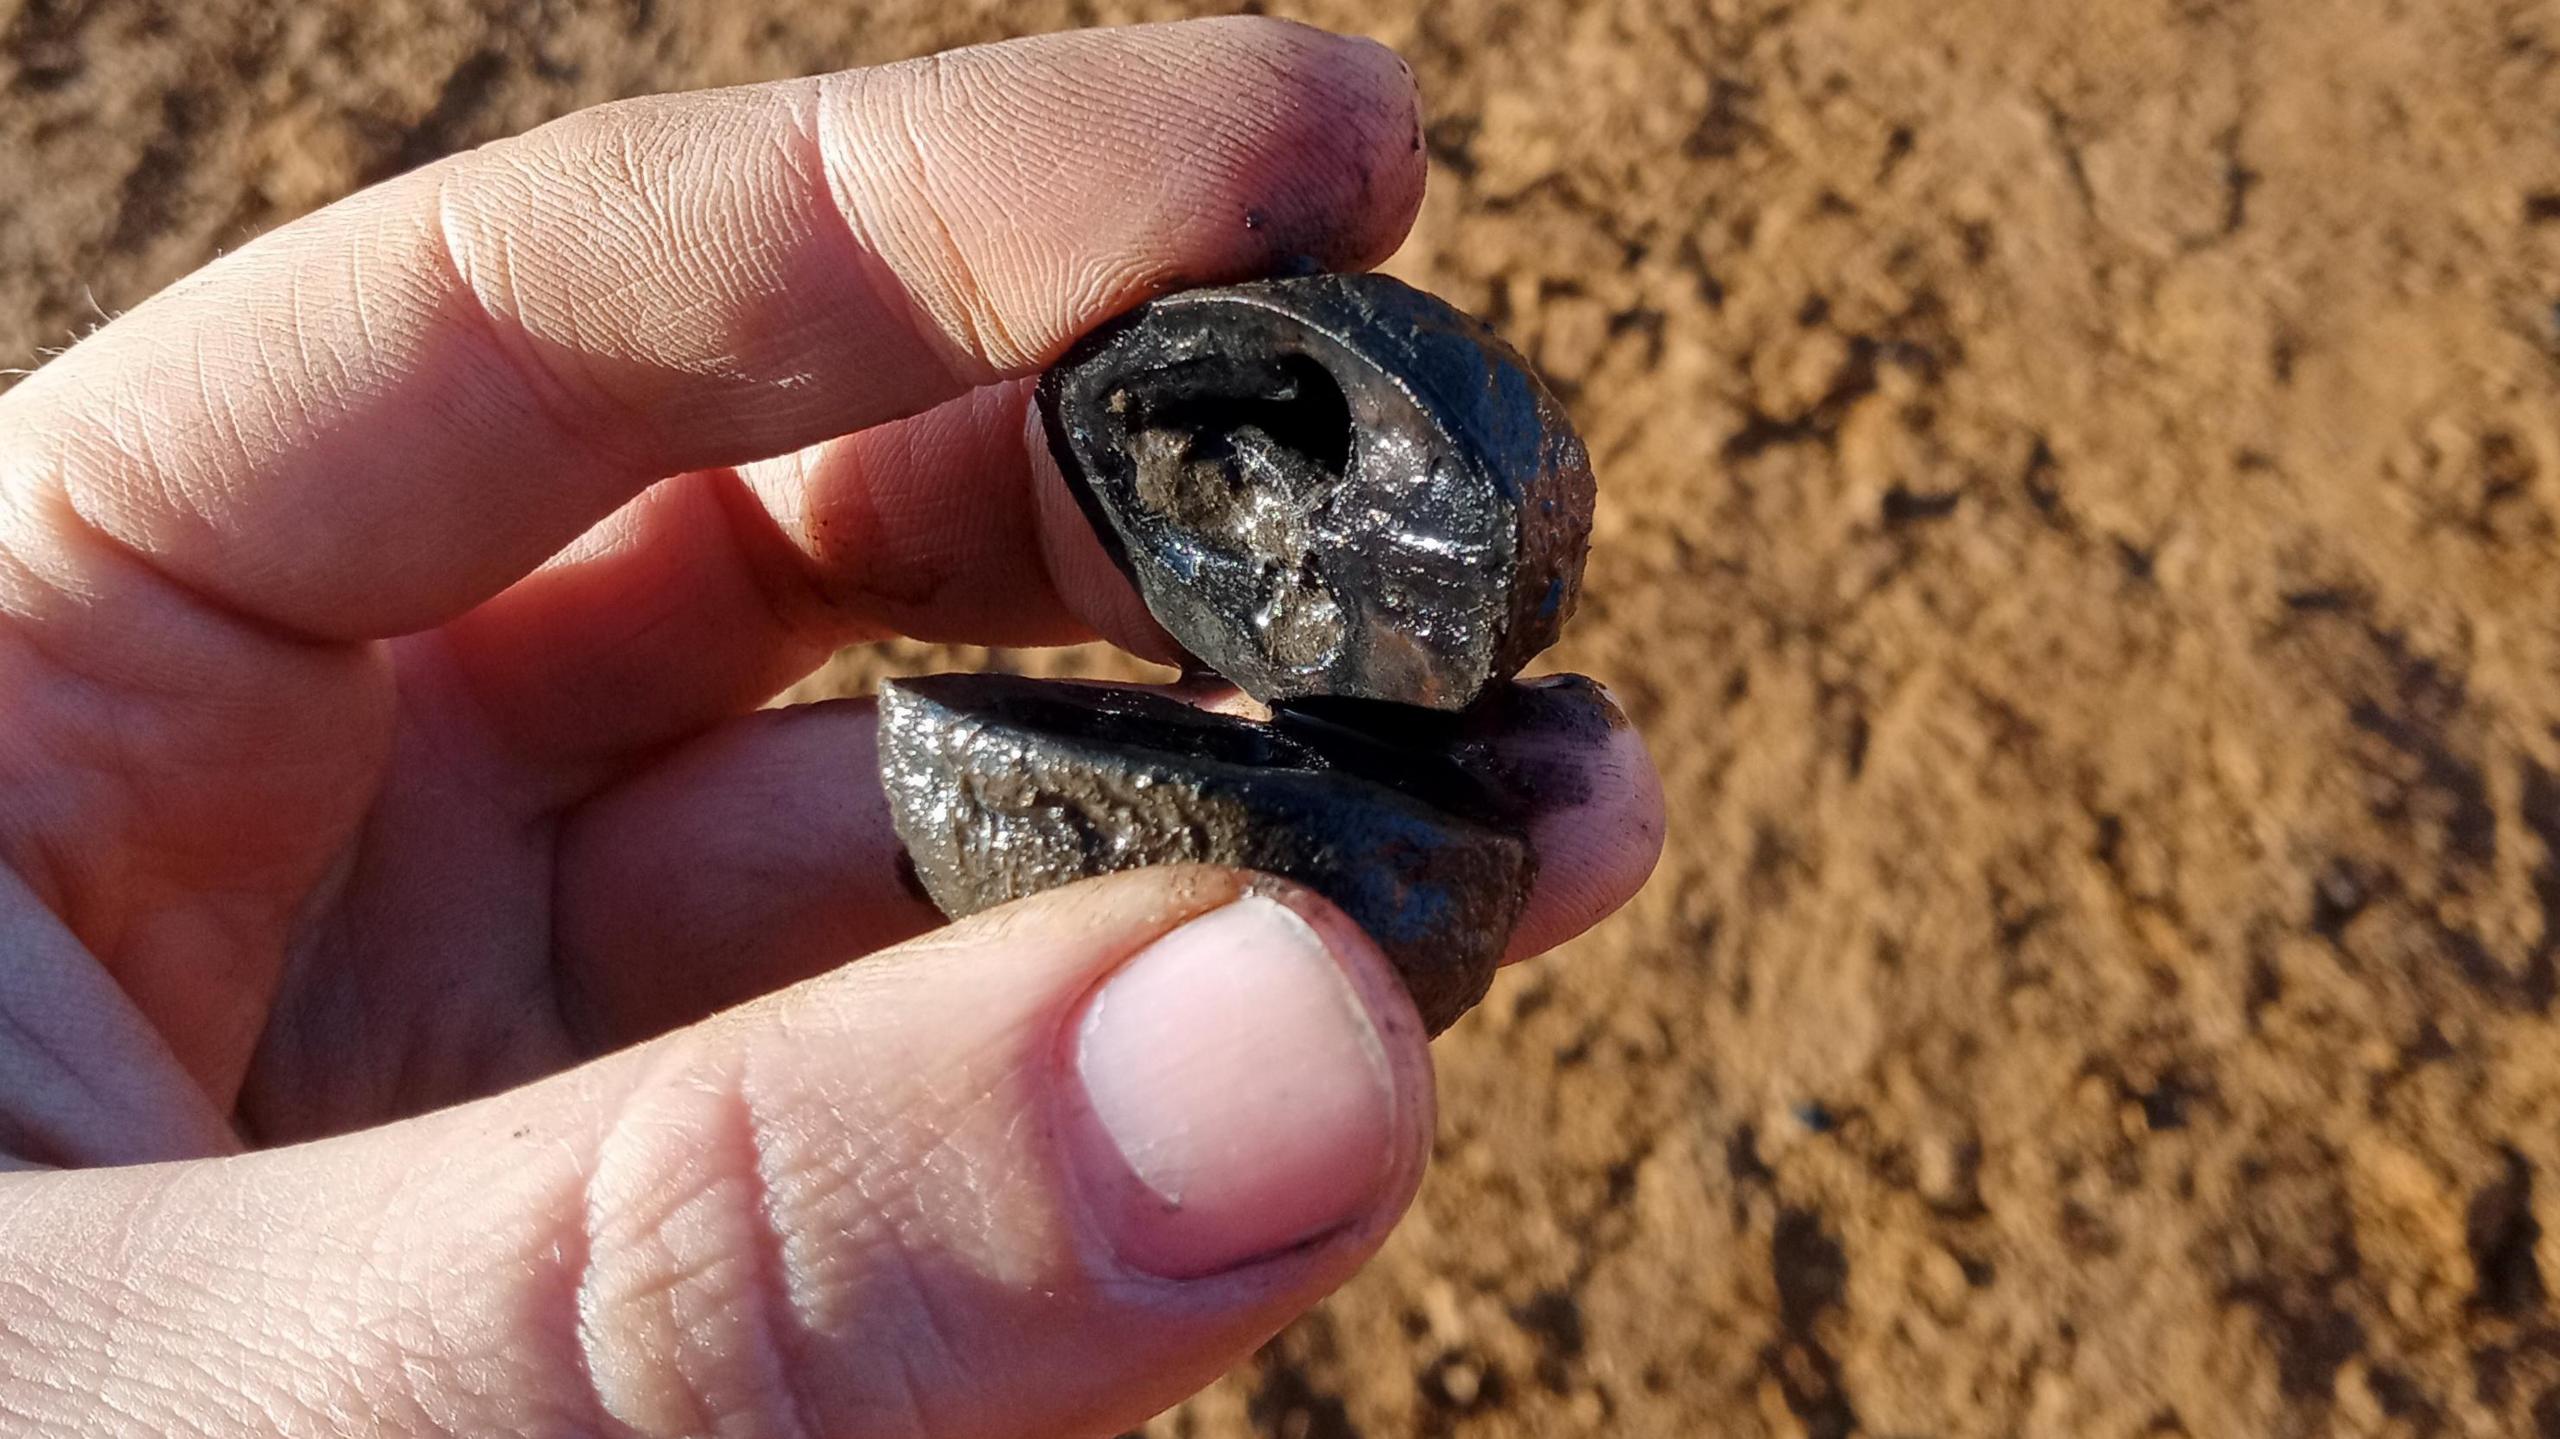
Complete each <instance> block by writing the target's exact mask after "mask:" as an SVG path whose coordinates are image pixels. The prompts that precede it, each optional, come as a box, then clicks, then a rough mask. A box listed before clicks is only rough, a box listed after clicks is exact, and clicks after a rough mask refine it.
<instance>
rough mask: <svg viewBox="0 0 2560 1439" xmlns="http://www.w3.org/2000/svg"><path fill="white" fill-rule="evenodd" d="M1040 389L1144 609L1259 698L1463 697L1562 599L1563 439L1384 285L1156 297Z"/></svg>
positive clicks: (1568, 538) (1576, 467)
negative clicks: (1142, 601) (1142, 602)
mask: <svg viewBox="0 0 2560 1439" xmlns="http://www.w3.org/2000/svg"><path fill="white" fill-rule="evenodd" d="M1039 398H1040V413H1041V419H1042V422H1043V424H1044V425H1045V427H1046V428H1047V431H1048V437H1049V446H1050V449H1051V451H1052V453H1053V454H1055V456H1056V457H1057V461H1058V466H1059V468H1060V469H1061V470H1062V471H1063V472H1064V473H1065V474H1066V476H1067V480H1068V484H1069V486H1070V488H1072V489H1074V490H1075V492H1076V496H1077V500H1078V502H1079V503H1080V504H1081V505H1082V506H1083V507H1084V510H1085V513H1086V515H1087V517H1088V518H1089V519H1090V520H1091V521H1092V522H1093V525H1094V528H1095V530H1096V531H1097V533H1099V534H1100V535H1101V537H1102V539H1103V543H1104V545H1105V547H1106V548H1107V549H1109V550H1110V552H1111V554H1112V556H1113V558H1114V559H1115V560H1116V561H1117V562H1118V563H1119V565H1120V567H1121V568H1122V569H1123V570H1124V571H1125V572H1126V573H1127V574H1128V576H1129V578H1130V580H1131V581H1132V583H1134V584H1135V585H1136V586H1137V589H1138V593H1139V594H1140V596H1142V597H1143V598H1144V599H1145V601H1146V604H1147V608H1148V609H1149V611H1151V612H1152V613H1153V614H1154V615H1155V617H1156V619H1157V620H1158V621H1159V622H1160V623H1162V624H1163V625H1164V627H1165V629H1166V631H1167V632H1168V633H1170V634H1171V635H1172V636H1173V637H1174V639H1175V640H1176V641H1178V642H1180V643H1181V644H1182V646H1183V647H1184V648H1185V649H1187V650H1189V651H1190V652H1191V653H1192V654H1193V655H1194V656H1196V657H1198V658H1199V659H1200V660H1201V661H1202V662H1203V663H1204V664H1205V665H1206V666H1207V667H1208V668H1210V669H1212V670H1215V671H1217V672H1218V673H1219V674H1220V675H1223V676H1225V677H1226V678H1227V679H1228V680H1229V681H1231V682H1232V683H1234V684H1235V685H1237V686H1238V687H1240V688H1242V689H1243V690H1244V691H1245V692H1246V693H1247V694H1250V695H1252V696H1254V697H1255V698H1256V699H1260V700H1263V701H1266V702H1269V703H1274V704H1278V703H1286V702H1290V701H1296V700H1304V699H1311V698H1327V697H1329V698H1337V699H1350V700H1369V701H1386V702H1390V703H1394V704H1400V705H1412V706H1421V707H1424V708H1427V709H1433V710H1443V711H1454V710H1460V709H1464V708H1465V707H1466V706H1467V705H1468V704H1469V703H1471V702H1473V701H1474V699H1475V698H1476V697H1477V696H1478V695H1479V694H1481V693H1483V692H1484V690H1485V688H1486V687H1487V686H1488V685H1491V684H1493V683H1495V682H1496V681H1499V680H1502V679H1506V678H1508V677H1509V676H1511V675H1512V674H1514V673H1516V672H1517V671H1518V670H1519V669H1520V667H1521V666H1522V665H1523V664H1526V663H1527V662H1528V661H1529V659H1530V658H1531V657H1532V656H1534V655H1536V654H1537V653H1538V652H1539V651H1540V650H1543V649H1545V648H1546V647H1547V646H1548V645H1550V644H1553V643H1554V642H1555V639H1556V636H1557V633H1558V631H1559V630H1561V628H1562V627H1563V625H1564V622H1565V620H1566V619H1567V618H1568V617H1570V616H1571V615H1572V613H1573V608H1574V602H1575V599H1576V597H1577V595H1578V592H1579V591H1580V588H1581V584H1582V561H1583V553H1584V549H1585V546H1586V545H1587V543H1588V540H1589V536H1590V528H1591V503H1592V479H1591V466H1590V462H1589V460H1588V458H1587V457H1586V455H1585V453H1584V451H1583V447H1582V443H1581V441H1580V440H1578V439H1577V438H1576V437H1575V436H1574V433H1573V430H1572V427H1571V426H1570V425H1569V424H1568V423H1567V421H1566V419H1565V416H1564V411H1563V409H1562V407H1561V406H1559V405H1558V404H1557V403H1556V400H1555V398H1554V397H1553V396H1552V395H1550V394H1549V393H1548V392H1547V389H1546V387H1545V386H1544V385H1543V384H1541V383H1540V382H1539V381H1538V378H1537V376H1536V375H1534V374H1533V373H1531V371H1530V369H1529V367H1528V365H1527V364H1526V363H1525V362H1524V361H1522V360H1521V358H1520V356H1519V355H1518V354H1516V353H1515V352H1513V351H1512V350H1511V348H1510V347H1509V346H1507V345H1505V344H1503V343H1502V341H1501V340H1500V339H1498V338H1496V337H1495V336H1494V334H1493V333H1492V331H1490V330H1488V329H1486V328H1485V327H1484V326H1483V325H1482V324H1480V323H1479V322H1477V321H1476V320H1474V319H1472V318H1470V317H1468V316H1467V315H1465V314H1464V313H1462V312H1460V311H1458V310H1456V309H1453V308H1452V307H1450V306H1449V305H1448V304H1446V303H1444V302H1443V301H1440V300H1438V299H1435V298H1433V297H1432V296H1429V295H1426V294H1423V293H1422V292H1420V291H1418V290H1415V289H1412V288H1411V287H1409V286H1406V285H1404V284H1401V283H1399V282H1397V281H1395V280H1391V279H1388V278H1386V277H1385V276H1382V275H1311V276H1304V277H1300V278H1294V279H1285V280H1266V281H1260V282H1256V283H1253V284H1246V285H1235V286H1230V287H1225V288H1219V289H1203V290H1190V291H1184V292H1180V293H1176V294H1171V295H1167V296H1165V297H1163V298H1161V299H1158V300H1155V301H1152V302H1150V303H1148V304H1146V305H1142V306H1140V307H1139V308H1137V309H1136V310H1133V311H1131V312H1130V313H1129V314H1127V315H1125V316H1123V317H1121V318H1120V319H1118V320H1116V321H1114V322H1112V323H1111V324H1110V325H1107V326H1105V327H1104V328H1102V329H1101V330H1099V331H1096V332H1095V333H1094V334H1092V335H1091V336H1088V337H1087V338H1086V339H1085V340H1084V341H1083V342H1082V343H1080V344H1079V345H1077V346H1076V348H1075V349H1074V350H1073V351H1072V352H1070V353H1069V354H1068V356H1067V357H1066V358H1065V359H1064V360H1062V361H1061V362H1060V363H1059V364H1058V365H1057V367H1056V368H1054V369H1052V370H1050V371H1049V373H1048V374H1047V375H1046V376H1045V377H1043V379H1042V380H1041V383H1040V390H1039Z"/></svg>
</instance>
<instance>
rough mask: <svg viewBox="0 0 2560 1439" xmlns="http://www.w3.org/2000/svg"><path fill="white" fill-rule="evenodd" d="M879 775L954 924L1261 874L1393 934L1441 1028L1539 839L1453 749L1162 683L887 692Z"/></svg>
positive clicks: (1481, 962)
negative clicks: (1412, 749) (1124, 886)
mask: <svg viewBox="0 0 2560 1439" xmlns="http://www.w3.org/2000/svg"><path fill="white" fill-rule="evenodd" d="M880 768H881V775H882V778H883V780H884V781H885V783H886V785H887V789H888V795H889V810H890V815H891V817H892V819H893V820H894V822H895V824H896V826H897V830H898V835H899V837H900V838H901V839H903V840H905V841H906V845H907V853H908V855H909V857H910V858H911V859H912V860H913V862H914V864H915V869H916V875H917V877H918V878H919V879H920V880H921V881H922V882H923V884H924V888H925V892H926V893H927V894H929V895H931V896H932V898H933V901H934V903H935V904H937V905H939V906H941V908H942V910H943V912H944V913H946V914H949V915H951V916H952V917H953V918H959V917H961V916H963V915H969V914H974V913H976V912H978V911H979V910H982V909H988V908H991V907H993V906H995V905H999V904H1003V903H1005V902H1007V901H1009V900H1014V899H1020V898H1022V897H1024V896H1026V895H1032V894H1037V893H1040V892H1041V891H1043V890H1048V889H1055V888H1057V887H1059V886H1061V885H1066V884H1071V883H1074V882H1075V881H1077V880H1080V879H1087V878H1091V877H1093V876H1095V875H1102V874H1111V873H1116V872H1119V871H1122V870H1130V869H1137V868H1140V867H1143V866H1147V865H1160V864H1212V865H1223V866H1229V867H1233V868H1239V869H1250V870H1259V871H1262V872H1264V873H1268V874H1275V875H1279V876H1281V877H1282V878H1285V879H1290V880H1294V881H1296V882H1298V883H1300V884H1303V885H1305V886H1306V887H1308V888H1309V889H1312V890H1314V891H1315V892H1316V893H1318V894H1321V895H1323V896H1324V897H1325V898H1327V899H1329V900H1331V901H1332V902H1333V903H1334V904H1335V905H1337V906H1339V907H1340V908H1341V909H1342V911H1343V912H1344V913H1345V914H1346V915H1348V916H1349V917H1350V918H1351V919H1352V921H1353V922H1355V923H1357V924H1358V925H1359V926H1360V927H1361V928H1362V929H1363V930H1364V931H1366V932H1367V933H1368V934H1369V936H1370V937H1371V938H1372V939H1374V940H1376V941H1377V943H1378V946H1379V948H1380V949H1382V950H1383V951H1385V953H1386V955H1387V957H1388V959H1390V960H1391V961H1393V962H1394V964H1395V966H1396V968H1397V971H1398V972H1399V973H1400V974H1401V975H1402V976H1403V978H1404V982H1405V986H1406V988H1407V989H1408V990H1410V991H1411V992H1412V994H1413V998H1414V1003H1415V1006H1416V1007H1417V1008H1418V1009H1419V1010H1420V1011H1421V1013H1422V1018H1423V1022H1424V1023H1425V1024H1426V1025H1427V1026H1428V1027H1429V1028H1430V1030H1431V1032H1432V1033H1434V1034H1437V1033H1439V1032H1440V1031H1441V1030H1443V1029H1445V1028H1447V1027H1448V1026H1449V1025H1450V1024H1451V1023H1452V1022H1454V1021H1455V1020H1456V1019H1457V1018H1458V1016H1459V1015H1461V1014H1464V1013H1465V1012H1466V1011H1467V1009H1468V1008H1469V1007H1471V1006H1472V1005H1474V1004H1475V1002H1476V1001H1477V1000H1479V999H1481V998H1483V997H1484V992H1485V989H1486V987H1487V986H1488V985H1489V984H1491V982H1492V979H1493V971H1494V968H1495V966H1496V965H1497V964H1498V963H1499V962H1500V960H1501V957H1502V950H1503V946H1504V945H1505V943H1507V942H1508V940H1509V939H1510V935H1511V927H1512V924H1513V923H1514V921H1516V920H1517V919H1518V917H1519V913H1520V905H1521V901H1522V899H1523V897H1524V896H1525V895H1526V894H1527V892H1528V887H1529V878H1530V873H1531V866H1532V860H1531V856H1530V852H1529V848H1528V845H1527V843H1526V841H1524V840H1523V839H1522V838H1521V837H1520V836H1519V835H1517V834H1515V833H1512V832H1510V831H1509V830H1507V829H1505V828H1504V827H1502V826H1501V824H1500V823H1499V822H1498V820H1496V819H1495V818H1493V806H1492V804H1491V801H1490V800H1489V799H1488V798H1487V796H1486V795H1485V793H1484V791H1483V790H1482V789H1481V788H1480V787H1478V786H1477V785H1476V783H1475V782H1474V781H1473V780H1471V779H1470V778H1469V777H1468V776H1467V775H1466V774H1464V773H1463V772H1462V771H1460V770H1459V769H1458V768H1457V767H1456V766H1455V764H1454V763H1452V762H1451V761H1449V760H1448V759H1446V758H1445V757H1440V756H1434V755H1429V754H1402V753H1399V752H1396V751H1394V750H1393V748H1392V747H1391V746H1385V745H1381V744H1378V743H1376V742H1373V741H1367V740H1363V739H1361V738H1359V737H1358V736H1354V735H1350V734H1337V733H1335V732H1333V731H1332V730H1331V729H1330V727H1327V726H1322V725H1317V726H1312V727H1310V728H1309V729H1308V730H1306V731H1305V732H1303V733H1300V732H1291V733H1283V732H1282V731H1281V730H1280V729H1278V728H1276V727H1274V726H1271V725H1266V724H1260V723H1256V722H1254V721H1251V720H1245V719H1240V718H1236V717H1234V716H1230V715H1223V714H1215V713H1211V712H1209V711H1206V710H1201V709H1196V708H1194V707H1192V706H1190V705H1187V704H1184V703H1182V702H1181V701H1179V700H1175V699H1172V698H1169V697H1167V696H1164V695H1161V694H1157V693H1154V692H1152V691H1147V690H1139V689H1131V688H1127V687H1123V686H1114V685H1099V684H1084V683H1076V682H1067V681H1041V680H1029V679H1021V678H1018V677H1015V676H1010V675H937V676H932V677H929V678H924V679H913V680H893V681H889V682H887V683H884V684H883V685H882V686H881V687H880Z"/></svg>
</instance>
